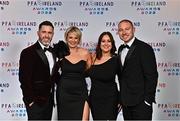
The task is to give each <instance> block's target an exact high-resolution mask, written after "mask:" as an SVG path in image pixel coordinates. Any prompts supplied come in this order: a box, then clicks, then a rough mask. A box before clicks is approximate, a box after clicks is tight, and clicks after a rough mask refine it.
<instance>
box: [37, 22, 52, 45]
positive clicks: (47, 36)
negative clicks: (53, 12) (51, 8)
mask: <svg viewBox="0 0 180 121" xmlns="http://www.w3.org/2000/svg"><path fill="white" fill-rule="evenodd" d="M37 34H38V37H39V41H40V42H41V43H42V44H43V45H44V46H49V45H50V43H51V41H52V38H53V35H54V29H53V28H52V27H51V26H48V25H42V27H41V28H40V29H39V31H38V32H37Z"/></svg>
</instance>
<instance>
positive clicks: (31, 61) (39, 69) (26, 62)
mask: <svg viewBox="0 0 180 121" xmlns="http://www.w3.org/2000/svg"><path fill="white" fill-rule="evenodd" d="M37 35H38V37H39V38H38V40H37V42H36V43H35V44H33V45H32V46H30V47H27V48H25V49H24V50H22V52H21V55H20V62H19V63H20V66H19V81H20V83H21V86H20V87H21V89H22V93H23V101H24V103H25V106H26V110H27V115H28V120H51V117H52V111H53V103H54V99H53V98H54V80H53V74H54V72H53V67H54V64H55V56H54V53H53V52H52V48H51V47H50V43H51V41H52V38H53V35H54V26H53V24H52V23H51V22H49V21H43V22H42V23H40V25H39V30H38V32H37Z"/></svg>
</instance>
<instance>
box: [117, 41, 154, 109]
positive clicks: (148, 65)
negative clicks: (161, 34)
mask: <svg viewBox="0 0 180 121" xmlns="http://www.w3.org/2000/svg"><path fill="white" fill-rule="evenodd" d="M118 54H119V55H120V54H121V48H119V50H118ZM119 57H120V56H119ZM119 62H120V66H121V73H120V80H119V81H120V103H121V104H123V105H126V106H134V105H137V104H139V103H140V102H142V101H147V102H148V103H150V104H151V103H152V102H155V92H156V86H157V79H158V72H157V65H156V59H155V55H154V51H153V49H152V47H151V46H150V45H148V44H146V43H145V42H142V41H140V40H138V39H137V38H135V41H134V42H133V43H132V45H131V47H130V49H129V51H128V53H127V56H126V58H125V62H124V66H122V64H121V59H120V58H119Z"/></svg>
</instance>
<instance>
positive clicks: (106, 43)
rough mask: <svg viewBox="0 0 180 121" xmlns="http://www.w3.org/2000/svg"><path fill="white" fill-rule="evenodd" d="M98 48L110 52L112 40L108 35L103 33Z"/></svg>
mask: <svg viewBox="0 0 180 121" xmlns="http://www.w3.org/2000/svg"><path fill="white" fill-rule="evenodd" d="M100 48H101V50H102V52H103V53H110V51H111V49H112V42H111V40H110V37H109V36H108V35H104V36H103V37H102V39H101V43H100Z"/></svg>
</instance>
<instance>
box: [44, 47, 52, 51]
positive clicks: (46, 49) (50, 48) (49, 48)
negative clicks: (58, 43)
mask: <svg viewBox="0 0 180 121" xmlns="http://www.w3.org/2000/svg"><path fill="white" fill-rule="evenodd" d="M46 51H49V52H52V51H53V49H52V47H48V48H47V47H45V48H44V52H46Z"/></svg>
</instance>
